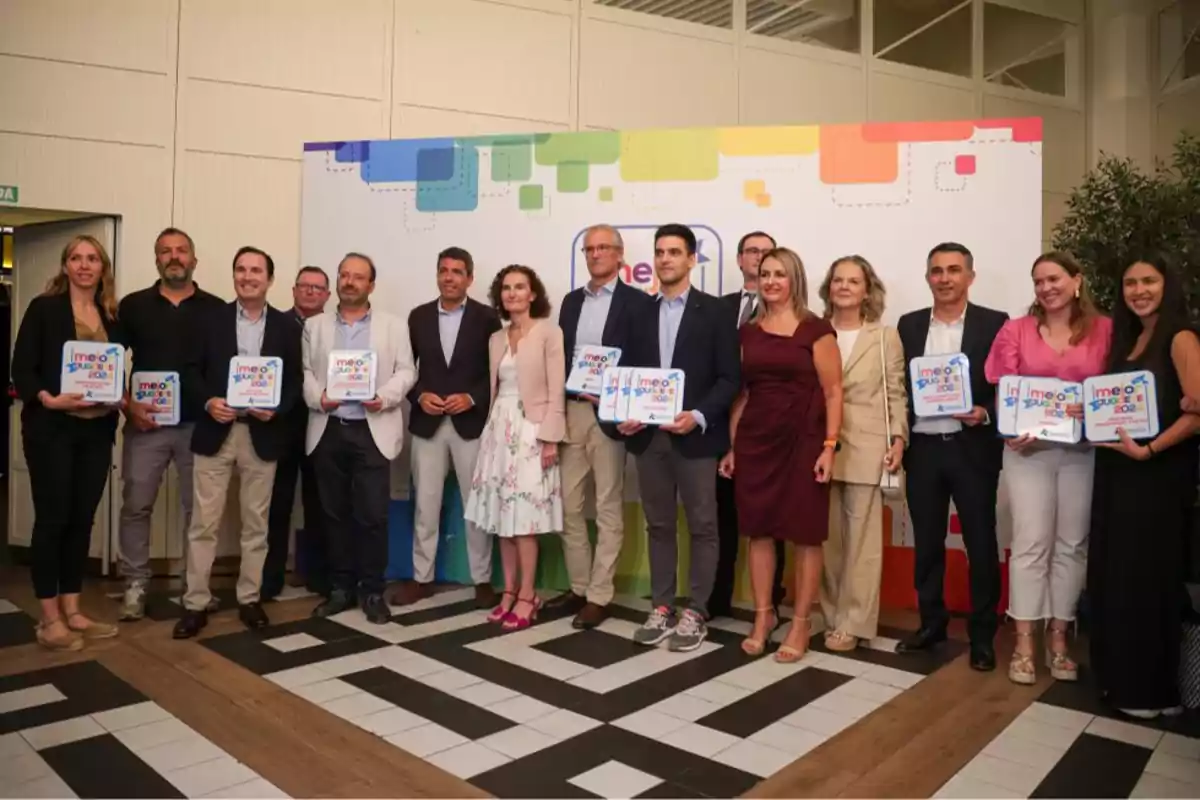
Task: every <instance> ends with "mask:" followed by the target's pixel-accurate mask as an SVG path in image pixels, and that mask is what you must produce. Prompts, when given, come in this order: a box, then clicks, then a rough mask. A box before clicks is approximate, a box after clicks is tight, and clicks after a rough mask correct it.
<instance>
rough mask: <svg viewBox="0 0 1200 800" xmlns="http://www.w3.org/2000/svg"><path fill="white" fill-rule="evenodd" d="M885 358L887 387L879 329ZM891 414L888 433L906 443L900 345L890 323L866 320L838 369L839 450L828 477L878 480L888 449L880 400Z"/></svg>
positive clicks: (845, 480)
mask: <svg viewBox="0 0 1200 800" xmlns="http://www.w3.org/2000/svg"><path fill="white" fill-rule="evenodd" d="M881 332H882V334H883V335H882V339H883V346H884V353H885V355H886V358H887V377H888V385H887V392H886V393H885V392H884V387H883V365H882V364H881V363H880V357H879V352H880V350H879V348H880V333H881ZM885 398H886V402H887V403H888V410H889V411H890V412H891V416H892V436H899V437H901V438H902V439H903V440H904V441H905V442H906V443H907V442H908V392H907V390H905V388H904V347H903V346H902V345H901V344H900V335H899V334H898V333H896V329H895V328H888V327H885V326H883V325H880V324H879V323H878V322H871V323H867V324H865V325H863V326H862V328H861V329H860V330H859V332H858V338H857V339H856V340H855V342H854V349H853V350H852V351H851V353H850V358H849V359H848V360H847V361H846V365H845V366H844V367H843V368H842V431H841V435H840V436H839V440H840V441H841V445H842V447H841V450H839V451H838V454H837V456H836V457H835V458H834V459H833V479H834V480H836V481H842V482H843V483H862V484H877V483H879V479H880V478H881V477H882V476H883V457H884V455H886V454H887V449H888V444H889V442H888V441H887V429H886V426H885V424H884V416H883V404H884V402H885Z"/></svg>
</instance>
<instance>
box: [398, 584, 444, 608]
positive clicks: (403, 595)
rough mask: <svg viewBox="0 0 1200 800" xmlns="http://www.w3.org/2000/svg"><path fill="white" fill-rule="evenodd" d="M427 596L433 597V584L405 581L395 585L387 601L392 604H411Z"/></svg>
mask: <svg viewBox="0 0 1200 800" xmlns="http://www.w3.org/2000/svg"><path fill="white" fill-rule="evenodd" d="M427 597H433V584H429V583H417V582H416V581H405V582H404V583H402V584H400V585H399V586H398V587H396V591H394V592H392V596H391V598H390V599H389V600H388V602H389V603H391V604H392V605H394V606H411V605H412V604H413V603H416V602H418V601H421V600H424V599H425V598H427Z"/></svg>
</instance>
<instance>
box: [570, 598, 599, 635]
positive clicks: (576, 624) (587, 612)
mask: <svg viewBox="0 0 1200 800" xmlns="http://www.w3.org/2000/svg"><path fill="white" fill-rule="evenodd" d="M606 619H608V606H598V605H596V604H595V603H588V604H587V605H585V606H584V607H583V608H582V609H581V610H580V612H579V613H578V614H576V615H575V619H573V620H571V627H572V628H575V629H576V630H581V631H587V630H591V629H592V628H594V627H596V626H597V625H599V624H600V623H601V622H604V620H606Z"/></svg>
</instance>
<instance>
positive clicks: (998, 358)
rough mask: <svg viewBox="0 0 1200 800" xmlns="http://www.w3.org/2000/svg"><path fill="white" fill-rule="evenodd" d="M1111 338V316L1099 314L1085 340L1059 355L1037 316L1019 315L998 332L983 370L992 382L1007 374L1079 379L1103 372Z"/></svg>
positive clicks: (1075, 380) (1064, 379)
mask: <svg viewBox="0 0 1200 800" xmlns="http://www.w3.org/2000/svg"><path fill="white" fill-rule="evenodd" d="M1111 341H1112V320H1111V319H1109V318H1108V317H1097V318H1096V320H1095V321H1094V322H1093V323H1092V329H1091V330H1090V331H1088V335H1087V336H1085V337H1084V339H1083V341H1081V342H1080V343H1079V344H1076V345H1072V346H1071V347H1069V348H1067V351H1066V352H1065V353H1063V354H1061V355H1059V354H1058V353H1057V352H1055V351H1054V348H1052V347H1051V346H1050V345H1048V344H1046V340H1045V339H1043V338H1042V335H1041V334H1040V333H1038V321H1037V318H1036V317H1034V316H1024V317H1018V318H1017V319H1010V320H1009V321H1008V322H1006V323H1004V327H1003V328H1001V329H1000V333H999V334H997V335H996V341H995V342H993V343H992V351H991V352H990V353H988V358H987V363H986V364H985V365H984V367H983V370H984V373H985V374H986V375H987V379H988V382H989V383H999V382H1000V379H1001V378H1003V377H1004V376H1005V375H1020V376H1021V377H1023V378H1058V379H1059V380H1062V381H1073V382H1076V383H1078V382H1081V381H1082V380H1083V379H1084V378H1091V377H1093V376H1095V375H1100V374H1102V373H1103V372H1104V368H1105V366H1106V364H1107V363H1108V348H1109V343H1110V342H1111Z"/></svg>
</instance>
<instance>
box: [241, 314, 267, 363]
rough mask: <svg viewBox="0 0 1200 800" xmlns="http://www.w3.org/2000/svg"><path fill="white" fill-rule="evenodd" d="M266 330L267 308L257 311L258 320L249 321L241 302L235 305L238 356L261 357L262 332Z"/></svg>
mask: <svg viewBox="0 0 1200 800" xmlns="http://www.w3.org/2000/svg"><path fill="white" fill-rule="evenodd" d="M266 329H267V307H266V306H263V307H262V308H261V309H259V312H258V319H251V318H250V316H249V315H248V314H247V313H246V309H244V308H242V303H241V301H238V303H237V348H238V355H239V356H253V357H255V358H257V357H258V356H260V355H262V342H263V332H264V331H265V330H266Z"/></svg>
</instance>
